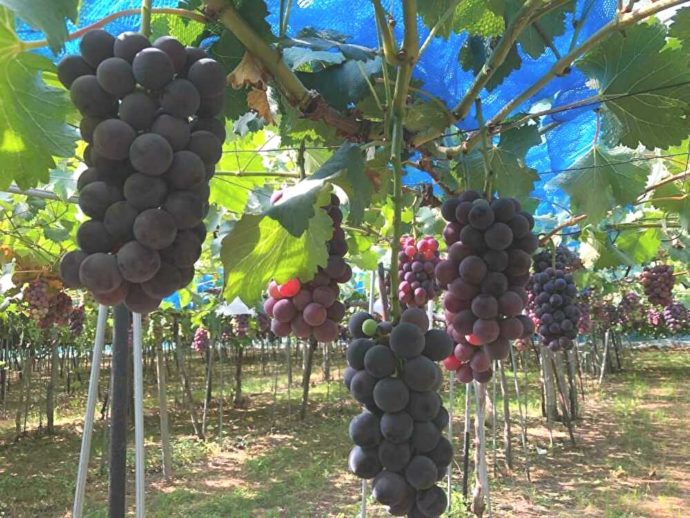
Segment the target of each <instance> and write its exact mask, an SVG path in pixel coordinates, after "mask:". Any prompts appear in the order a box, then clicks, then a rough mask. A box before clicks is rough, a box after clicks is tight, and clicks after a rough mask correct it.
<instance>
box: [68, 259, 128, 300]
mask: <svg viewBox="0 0 690 518" xmlns="http://www.w3.org/2000/svg"><path fill="white" fill-rule="evenodd" d="M122 280H123V278H122V275H121V273H120V270H119V268H118V264H117V259H116V258H115V256H114V255H109V254H104V253H96V254H91V255H89V256H87V257H86V258H84V260H83V261H82V262H81V264H80V266H79V282H80V283H81V284H82V285H83V286H85V287H86V288H87V289H88V290H90V291H92V292H93V293H109V292H111V291H114V290H116V289H117V288H119V287H120V285H121V284H122Z"/></svg>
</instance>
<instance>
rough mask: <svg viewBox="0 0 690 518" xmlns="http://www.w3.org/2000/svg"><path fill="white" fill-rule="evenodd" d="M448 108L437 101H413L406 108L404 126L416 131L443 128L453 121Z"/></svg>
mask: <svg viewBox="0 0 690 518" xmlns="http://www.w3.org/2000/svg"><path fill="white" fill-rule="evenodd" d="M451 119H452V116H451V114H450V112H449V111H448V109H447V108H446V107H445V106H444V105H442V104H439V103H438V102H434V101H427V102H421V101H418V102H415V103H414V104H412V106H410V107H409V109H408V110H407V115H406V116H405V128H407V129H408V130H410V131H413V132H417V131H421V130H423V129H427V128H428V129H436V130H444V129H446V128H447V127H448V126H450V125H451V124H452V123H453V121H452V120H451Z"/></svg>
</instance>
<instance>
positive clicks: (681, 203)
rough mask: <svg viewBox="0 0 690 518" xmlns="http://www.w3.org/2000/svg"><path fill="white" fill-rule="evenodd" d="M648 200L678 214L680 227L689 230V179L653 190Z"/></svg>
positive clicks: (660, 207) (662, 208) (655, 205)
mask: <svg viewBox="0 0 690 518" xmlns="http://www.w3.org/2000/svg"><path fill="white" fill-rule="evenodd" d="M649 202H650V203H651V204H652V205H653V206H654V207H656V208H658V209H661V210H663V211H666V212H669V213H671V214H678V218H679V221H680V224H681V225H682V227H683V228H684V229H685V230H686V231H687V230H690V181H686V182H677V183H671V184H668V185H664V186H663V187H660V188H658V189H655V190H654V193H653V195H652V197H651V198H650V199H649Z"/></svg>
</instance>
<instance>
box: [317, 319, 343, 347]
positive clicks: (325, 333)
mask: <svg viewBox="0 0 690 518" xmlns="http://www.w3.org/2000/svg"><path fill="white" fill-rule="evenodd" d="M339 335H340V330H339V328H338V324H337V323H336V322H334V321H333V320H330V319H329V320H326V321H325V322H324V323H323V324H321V325H320V326H317V327H315V328H314V338H316V341H317V342H333V341H335V340H336V339H337V338H338V336H339Z"/></svg>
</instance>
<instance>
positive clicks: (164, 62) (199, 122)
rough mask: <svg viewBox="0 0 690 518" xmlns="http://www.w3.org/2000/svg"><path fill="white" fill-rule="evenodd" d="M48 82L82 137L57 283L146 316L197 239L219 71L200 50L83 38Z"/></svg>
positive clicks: (184, 266) (177, 283)
mask: <svg viewBox="0 0 690 518" xmlns="http://www.w3.org/2000/svg"><path fill="white" fill-rule="evenodd" d="M58 79H59V80H60V81H61V82H62V84H63V85H64V86H65V87H66V88H68V89H69V91H70V97H71V99H72V103H73V104H74V105H75V106H76V108H77V109H78V110H79V112H80V113H81V115H82V119H81V122H80V126H79V128H80V133H81V137H82V139H83V140H84V141H85V142H87V146H86V148H85V150H84V155H83V160H84V162H85V163H86V165H87V166H88V168H87V169H85V170H84V171H83V172H82V174H81V175H80V176H79V179H78V182H77V188H78V190H79V207H80V208H81V210H82V212H83V213H84V214H85V215H86V216H88V217H89V218H91V219H89V220H88V221H86V222H84V223H83V224H82V225H81V226H80V227H79V230H78V232H77V244H78V245H79V250H75V251H72V252H69V253H68V254H66V255H65V256H64V257H63V259H62V262H61V265H60V273H61V276H62V279H63V281H64V282H65V284H66V285H67V286H68V287H71V288H86V289H87V290H89V291H90V292H91V293H92V294H93V296H94V298H95V299H96V300H97V301H98V302H99V303H101V304H105V305H115V304H119V303H122V302H124V303H125V304H126V305H127V307H128V308H129V309H130V310H131V311H133V312H136V313H142V314H145V313H149V312H151V311H154V310H155V309H157V308H158V306H159V305H160V302H161V300H162V299H163V298H165V297H167V296H169V295H171V294H172V293H174V292H175V291H176V290H178V289H180V288H183V287H185V286H187V285H188V284H189V283H190V282H191V281H192V280H193V278H194V264H195V263H196V261H197V260H198V259H199V257H200V255H201V245H202V243H203V242H204V240H205V239H206V227H205V225H204V223H203V219H204V217H205V216H206V214H207V213H208V210H209V203H208V200H209V181H210V179H211V178H212V177H213V174H214V172H215V164H216V163H217V162H218V161H219V160H220V158H221V155H222V142H223V141H224V140H225V123H224V120H223V119H222V118H220V117H219V115H220V114H221V112H222V110H223V106H224V92H225V82H226V79H225V73H224V71H223V68H222V67H221V65H220V64H219V63H218V62H216V61H215V60H213V59H210V58H209V57H208V55H207V54H206V52H205V51H204V50H203V49H200V48H196V47H186V48H185V47H184V46H183V45H182V44H181V43H180V42H179V41H177V40H176V39H175V38H172V37H169V36H162V37H160V38H158V39H157V40H156V41H154V42H153V44H151V43H150V42H149V40H148V39H147V38H146V37H145V36H143V35H142V34H139V33H134V32H125V33H122V34H120V35H119V36H117V38H115V37H113V36H112V35H110V34H109V33H107V32H106V31H103V30H93V31H90V32H88V33H86V34H85V35H84V37H83V38H82V40H81V43H80V55H71V56H67V57H65V58H64V59H63V60H62V61H61V62H60V63H59V65H58Z"/></svg>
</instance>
